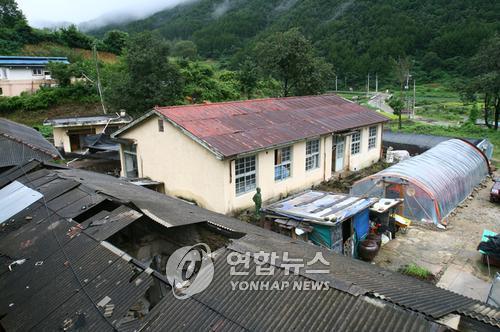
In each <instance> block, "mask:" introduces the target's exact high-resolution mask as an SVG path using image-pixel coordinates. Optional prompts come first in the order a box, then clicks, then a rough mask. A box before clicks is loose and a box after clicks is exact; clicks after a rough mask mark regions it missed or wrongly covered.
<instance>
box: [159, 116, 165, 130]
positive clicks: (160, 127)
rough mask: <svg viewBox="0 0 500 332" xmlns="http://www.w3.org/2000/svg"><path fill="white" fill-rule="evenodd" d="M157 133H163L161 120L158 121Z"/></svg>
mask: <svg viewBox="0 0 500 332" xmlns="http://www.w3.org/2000/svg"><path fill="white" fill-rule="evenodd" d="M158 131H159V132H164V131H165V128H164V127H163V120H162V119H158Z"/></svg>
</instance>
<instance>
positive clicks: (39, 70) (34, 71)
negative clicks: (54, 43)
mask: <svg viewBox="0 0 500 332" xmlns="http://www.w3.org/2000/svg"><path fill="white" fill-rule="evenodd" d="M31 73H32V74H33V76H43V68H32V69H31Z"/></svg>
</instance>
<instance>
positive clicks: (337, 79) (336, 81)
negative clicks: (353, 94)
mask: <svg viewBox="0 0 500 332" xmlns="http://www.w3.org/2000/svg"><path fill="white" fill-rule="evenodd" d="M338 82H339V78H338V77H337V75H335V92H337V91H338V89H337V86H338Z"/></svg>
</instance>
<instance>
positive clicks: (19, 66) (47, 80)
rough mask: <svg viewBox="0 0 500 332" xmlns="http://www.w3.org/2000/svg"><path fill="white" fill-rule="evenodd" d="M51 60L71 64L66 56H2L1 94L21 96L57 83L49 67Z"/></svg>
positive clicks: (0, 62) (0, 70)
mask: <svg viewBox="0 0 500 332" xmlns="http://www.w3.org/2000/svg"><path fill="white" fill-rule="evenodd" d="M50 62H59V63H65V64H69V61H68V58H66V57H34V56H0V96H6V97H12V96H19V95H20V94H21V93H22V92H31V93H33V92H35V91H36V90H38V89H39V88H40V86H52V85H55V84H56V81H55V80H53V79H52V77H51V76H50V71H48V69H47V65H48V64H49V63H50Z"/></svg>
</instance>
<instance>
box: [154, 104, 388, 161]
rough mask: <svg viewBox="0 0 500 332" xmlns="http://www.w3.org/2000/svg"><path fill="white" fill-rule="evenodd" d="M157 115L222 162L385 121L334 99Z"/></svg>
mask: <svg viewBox="0 0 500 332" xmlns="http://www.w3.org/2000/svg"><path fill="white" fill-rule="evenodd" d="M155 110H156V112H157V113H158V114H161V115H163V116H164V117H165V118H167V119H168V120H169V121H171V122H173V123H174V124H176V125H177V126H180V127H182V128H183V129H184V130H187V131H188V132H189V133H190V134H191V135H193V136H194V137H196V138H198V139H200V140H202V141H203V142H205V143H206V144H207V145H208V146H209V147H210V148H211V149H213V150H214V152H216V153H219V154H221V155H222V156H225V157H228V156H233V155H237V154H241V153H245V152H250V151H254V150H258V149H263V148H268V147H271V146H274V145H281V144H287V143H289V142H293V141H297V140H302V139H306V138H310V137H315V136H319V135H325V134H329V133H332V132H340V131H346V130H350V129H354V128H359V127H364V126H368V125H371V124H376V123H380V122H385V121H388V119H387V118H386V117H384V116H382V115H380V114H378V113H377V112H375V111H372V110H370V109H368V108H366V107H363V106H360V105H358V104H356V103H352V102H350V101H347V100H345V99H343V98H341V97H339V96H336V95H321V96H306V97H289V98H270V99H256V100H245V101H235V102H223V103H214V104H200V105H189V106H172V107H157V108H156V109H155Z"/></svg>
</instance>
